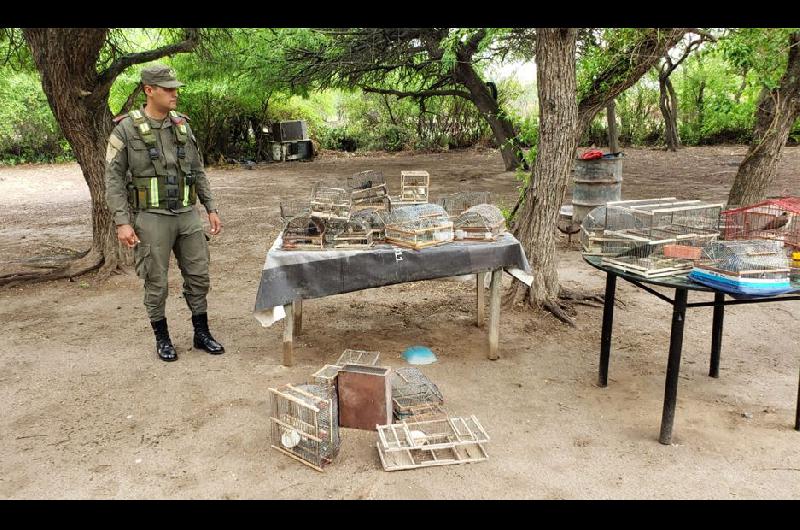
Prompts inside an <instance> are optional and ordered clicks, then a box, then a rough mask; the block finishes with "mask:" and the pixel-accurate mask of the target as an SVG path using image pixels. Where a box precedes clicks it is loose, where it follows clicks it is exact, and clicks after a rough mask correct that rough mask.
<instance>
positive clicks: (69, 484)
mask: <svg viewBox="0 0 800 530" xmlns="http://www.w3.org/2000/svg"><path fill="white" fill-rule="evenodd" d="M745 151H746V148H745V147H744V146H722V147H708V148H686V149H683V150H682V151H680V152H679V153H678V154H672V153H665V152H663V151H657V150H647V149H627V150H626V158H625V161H624V169H623V174H624V184H623V198H646V197H659V196H668V195H674V196H677V197H679V198H701V199H717V200H721V201H724V200H725V198H726V197H727V192H728V189H729V187H730V184H731V182H732V180H733V176H734V174H735V172H736V168H737V165H738V163H739V161H740V160H741V159H742V157H743V155H744V153H745ZM784 152H785V154H784V156H783V159H782V161H781V163H780V174H779V177H778V178H777V180H776V183H775V186H774V189H773V190H771V193H773V194H778V193H782V192H783V193H787V192H788V193H791V194H795V195H798V194H800V178H799V177H798V173H797V168H798V164H800V148H787V149H786V150H785V151H784ZM371 168H374V169H382V170H383V171H384V173H385V174H386V175H387V179H388V181H389V186H390V189H391V191H392V192H393V193H397V191H398V190H397V188H398V186H399V174H400V170H403V169H413V168H419V169H427V170H428V171H430V173H431V178H432V196H434V197H436V196H438V195H439V194H443V193H447V192H451V191H454V190H456V189H459V188H461V187H468V188H470V189H474V190H490V191H491V192H492V194H493V200H494V202H495V203H497V204H502V205H511V204H513V200H514V197H515V195H516V191H515V190H516V185H517V182H516V181H515V179H514V176H513V173H509V172H503V171H501V169H502V163H501V158H500V155H499V154H498V153H497V152H496V151H493V150H470V151H460V152H450V153H441V154H408V153H402V154H398V155H396V156H390V155H389V156H379V157H370V156H366V157H363V156H357V157H356V156H333V155H325V156H322V157H320V158H318V159H317V160H315V161H314V162H309V163H299V162H295V163H282V164H269V165H266V164H265V165H259V166H258V167H257V168H256V169H254V170H251V171H248V170H244V169H240V168H234V169H211V170H209V171H208V174H209V177H210V179H211V183H212V186H213V188H214V191H215V194H216V196H217V198H218V204H219V208H220V211H221V215H222V219H223V222H224V223H225V225H224V230H223V233H222V234H221V235H220V236H217V237H215V238H213V239H212V243H211V245H212V249H211V253H212V265H211V277H212V292H211V293H210V295H209V313H210V319H211V329H212V331H213V333H214V334H215V336H216V337H217V338H218V339H219V340H220V341H221V342H222V343H223V344H224V345H225V346H226V348H227V353H226V354H224V355H222V356H210V355H208V354H206V353H204V352H200V351H196V350H192V349H191V322H190V320H189V317H190V314H189V310H188V309H187V307H186V305H185V304H184V302H183V300H181V280H180V275H179V272H178V270H177V267H176V266H175V263H174V259H173V264H172V268H171V271H170V296H169V300H168V303H167V312H168V317H169V322H170V329H171V333H172V338H173V342H174V343H175V345H176V347H177V349H178V353H179V356H180V359H179V360H178V362H175V363H164V362H161V361H160V360H158V359H157V357H156V355H155V353H154V351H153V350H154V341H153V336H152V332H151V330H150V326H149V324H148V321H147V318H146V316H145V312H144V308H143V306H142V290H141V282H140V280H139V279H138V278H137V277H136V276H135V275H134V274H132V273H131V274H121V275H115V276H112V277H111V278H110V279H109V280H108V281H105V282H99V281H97V279H96V276H95V274H88V275H85V276H83V277H79V278H76V279H75V281H69V280H67V279H64V280H59V281H52V282H48V283H43V284H38V285H28V286H21V287H5V288H0V319H1V320H2V330H3V333H2V340H0V497H1V498H10V499H20V498H56V499H62V498H80V499H86V498H92V499H105V498H125V499H131V498H136V499H138V498H170V499H172V498H181V499H182V498H201V499H206V498H223V499H226V498H234V499H241V498H270V499H273V498H277V499H298V498H318V499H374V498H380V499H463V498H503V499H519V498H526V499H528V498H535V499H574V498H588V499H608V498H646V499H651V498H721V499H732V498H734V499H735V498H759V499H760V498H784V499H788V498H795V499H796V498H800V452H798V451H797V447H798V444H800V433H799V432H797V431H794V430H793V428H792V427H793V424H794V414H795V405H796V401H797V399H796V398H797V383H798V370H799V369H800V359H798V353H799V352H800V341H799V340H798V334H797V333H796V331H797V329H798V311H797V310H798V306H797V304H793V303H791V302H782V303H774V304H763V305H755V306H732V307H730V308H728V309H727V310H726V316H725V335H724V340H723V349H722V363H721V373H720V378H719V379H712V378H709V377H708V376H707V372H708V359H709V353H710V343H711V333H710V332H711V310H710V309H708V308H697V309H690V310H689V313H688V318H687V322H686V332H685V338H684V351H683V360H682V370H681V376H680V384H679V389H678V406H677V412H676V419H675V427H674V431H673V432H674V435H673V445H672V446H663V445H661V444H659V443H658V441H657V438H658V430H659V425H660V421H661V407H662V400H663V396H664V376H665V369H666V361H667V350H668V337H669V327H670V308H669V306H668V305H667V304H665V303H663V302H661V301H658V300H657V299H656V298H654V297H653V296H650V295H649V294H646V293H644V292H642V291H640V290H637V289H636V288H635V287H633V286H632V285H630V284H627V283H626V282H619V286H618V293H619V296H620V298H621V299H622V300H623V301H624V302H625V304H626V305H625V307H622V308H618V309H617V310H616V313H615V315H616V322H615V333H614V338H613V347H612V354H611V366H610V381H609V386H608V387H607V388H599V387H597V386H596V381H597V369H598V357H599V343H600V321H601V316H602V309H599V308H593V307H583V306H579V308H578V318H577V323H578V327H577V329H572V328H569V327H566V326H564V325H562V324H560V323H558V322H557V321H556V320H555V319H554V318H552V317H551V316H549V315H546V314H543V313H537V312H534V311H530V310H523V309H520V308H517V309H513V310H504V312H503V314H502V325H501V335H500V348H501V351H500V353H501V358H500V359H499V360H497V361H489V360H487V358H486V348H487V336H486V332H485V330H482V329H480V328H478V327H476V326H475V323H474V320H475V307H474V297H475V294H474V293H475V291H474V285H473V284H471V283H463V282H455V281H430V282H418V283H410V284H403V285H396V286H391V287H384V288H380V289H371V290H366V291H361V292H357V293H350V294H345V295H339V296H333V297H329V298H325V299H320V300H311V301H308V302H306V304H304V306H305V315H304V326H303V334H302V335H300V336H299V337H298V340H297V343H296V348H295V365H294V366H293V367H291V368H286V367H283V366H281V363H280V360H281V335H282V329H283V326H282V323H279V324H277V325H275V326H273V327H270V328H262V327H261V326H260V325H259V324H258V322H257V321H256V320H255V319H254V318H253V316H252V310H253V306H254V302H255V295H256V290H257V285H258V281H259V278H260V274H261V268H262V266H263V263H264V259H265V256H266V251H267V249H268V248H269V246H270V245H271V243H272V241H273V240H274V238H275V237H276V236H277V234H278V231H279V223H278V201H279V198H280V197H285V198H290V197H300V196H302V195H305V194H307V193H308V190H309V189H310V186H311V183H312V182H313V181H315V180H317V179H321V178H322V179H325V178H334V177H346V176H347V175H350V174H352V173H355V172H357V171H361V170H364V169H371ZM0 212H2V213H0V220H1V222H0V248H2V253H0V273H2V272H4V271H7V270H8V269H10V268H19V267H20V263H21V262H22V261H24V260H26V261H27V263H28V264H30V263H35V262H36V260H39V261H40V262H41V261H48V260H49V259H51V258H52V257H53V256H57V255H69V254H74V253H77V252H79V251H81V250H83V249H86V248H87V247H88V245H89V243H90V240H91V232H90V227H91V223H90V203H89V193H88V188H87V187H86V185H85V183H84V181H83V178H82V176H81V174H80V169H79V167H78V166H77V164H65V165H47V166H25V167H11V168H9V167H5V168H0ZM558 260H559V267H560V269H559V272H560V276H561V278H562V281H563V283H564V284H565V285H567V286H569V287H573V288H584V289H590V290H596V291H601V290H602V288H603V285H604V276H603V275H602V274H601V273H599V272H598V271H595V270H594V269H592V268H591V267H589V266H588V265H586V264H584V263H583V262H582V260H581V258H580V253H579V252H578V250H577V245H576V244H575V243H574V242H573V245H572V248H567V245H566V238H562V240H561V242H560V244H559V256H558ZM504 282H505V283H506V285H510V283H511V282H510V277H508V276H506V277H505V278H504ZM704 298H709V299H710V297H708V296H707V295H700V294H698V293H693V294H692V295H690V300H702V299H704ZM414 344H424V345H427V346H429V347H430V348H432V349H433V351H434V352H436V354H437V355H438V359H439V360H438V362H437V363H436V364H433V365H430V366H427V367H423V371H424V372H425V373H426V374H427V375H428V377H430V378H431V379H432V380H433V381H434V382H435V383H436V384H437V385H438V386H439V388H440V389H441V391H442V393H443V394H444V396H445V405H446V406H447V407H448V409H449V410H450V411H451V412H452V413H453V414H454V415H471V414H474V415H475V416H477V417H478V418H479V419H480V421H481V422H482V424H483V425H484V427H485V428H486V430H487V431H488V433H489V435H490V437H491V441H490V443H489V445H488V451H489V455H490V459H489V460H488V461H486V462H481V463H476V464H469V465H459V466H442V467H434V468H426V469H419V470H412V471H402V472H392V473H388V472H385V471H383V470H382V468H381V465H380V461H379V459H378V454H377V450H376V448H375V441H376V438H377V437H376V434H375V433H374V432H367V431H356V430H351V429H342V446H341V452H340V454H339V456H338V458H337V459H336V461H335V462H334V463H333V464H332V465H331V466H329V467H328V468H327V470H326V471H325V472H324V473H320V472H317V471H314V470H313V469H311V468H309V467H306V466H304V465H302V464H300V463H298V462H296V461H294V460H291V459H290V458H288V457H286V456H284V455H282V454H281V453H279V452H277V451H275V450H274V449H271V448H270V446H269V431H268V425H269V423H268V408H267V404H268V399H269V398H268V391H267V389H268V388H269V387H275V386H278V385H281V384H283V383H289V382H291V383H298V382H303V381H305V380H307V379H308V377H309V376H310V374H311V373H313V372H314V371H316V370H317V369H318V368H319V367H321V366H322V365H323V364H325V363H330V362H332V361H334V360H335V359H336V358H337V357H338V356H339V355H340V354H341V352H342V350H344V349H345V348H357V349H369V350H379V351H381V352H382V355H381V359H382V362H383V364H386V365H390V366H393V367H399V366H403V365H404V364H405V363H404V361H403V359H402V357H401V356H400V353H401V352H402V351H403V349H405V348H406V347H407V346H409V345H414Z"/></svg>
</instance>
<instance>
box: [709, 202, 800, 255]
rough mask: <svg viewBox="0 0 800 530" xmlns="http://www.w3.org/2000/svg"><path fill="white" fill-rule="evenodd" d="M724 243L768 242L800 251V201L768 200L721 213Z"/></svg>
mask: <svg viewBox="0 0 800 530" xmlns="http://www.w3.org/2000/svg"><path fill="white" fill-rule="evenodd" d="M722 221H723V233H724V234H725V239H727V240H733V239H769V240H774V241H783V244H784V246H787V247H792V248H794V249H795V250H800V197H784V198H782V199H768V200H766V201H762V202H759V203H757V204H751V205H750V206H742V207H741V208H735V209H733V210H726V211H724V212H722Z"/></svg>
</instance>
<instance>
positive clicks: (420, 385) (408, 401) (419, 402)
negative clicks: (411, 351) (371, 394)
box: [392, 366, 444, 419]
mask: <svg viewBox="0 0 800 530" xmlns="http://www.w3.org/2000/svg"><path fill="white" fill-rule="evenodd" d="M443 403H444V397H443V396H442V393H441V391H440V390H439V387H437V386H436V385H435V384H434V383H433V382H431V380H430V379H428V378H427V377H426V376H425V374H423V373H422V371H420V370H419V368H415V367H413V366H404V367H401V368H397V369H395V371H394V373H393V374H392V409H393V411H394V416H395V418H397V419H405V418H408V417H410V416H413V415H414V414H415V412H416V413H422V412H426V411H425V409H424V408H420V407H425V406H427V405H442V404H443ZM428 412H429V411H428Z"/></svg>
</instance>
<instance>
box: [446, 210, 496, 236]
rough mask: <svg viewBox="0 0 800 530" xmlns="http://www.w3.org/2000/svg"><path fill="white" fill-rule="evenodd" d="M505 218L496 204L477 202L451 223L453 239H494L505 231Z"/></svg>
mask: <svg viewBox="0 0 800 530" xmlns="http://www.w3.org/2000/svg"><path fill="white" fill-rule="evenodd" d="M505 231H506V218H505V217H504V216H503V212H501V211H500V209H499V208H498V207H497V206H492V205H491V204H478V205H476V206H472V207H471V208H468V209H467V210H466V211H465V212H464V213H462V214H461V215H459V216H458V218H457V219H456V220H455V222H454V223H453V232H454V236H455V239H457V240H465V241H495V240H497V236H499V235H501V234H503V233H505Z"/></svg>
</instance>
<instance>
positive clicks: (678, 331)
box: [583, 256, 800, 445]
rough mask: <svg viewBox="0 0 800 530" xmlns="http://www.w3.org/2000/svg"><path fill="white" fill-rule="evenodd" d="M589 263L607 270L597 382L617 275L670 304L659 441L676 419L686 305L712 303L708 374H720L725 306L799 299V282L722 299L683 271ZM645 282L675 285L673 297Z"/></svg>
mask: <svg viewBox="0 0 800 530" xmlns="http://www.w3.org/2000/svg"><path fill="white" fill-rule="evenodd" d="M583 259H584V260H585V261H586V262H587V263H588V264H589V265H591V266H593V267H595V268H596V269H599V270H601V271H603V272H605V273H606V295H605V302H604V306H603V329H602V333H601V336H600V374H599V381H598V383H599V385H600V386H601V387H606V386H608V364H609V360H610V357H611V332H612V328H613V326H614V298H615V296H616V285H617V277H620V278H622V279H623V280H625V281H627V282H629V283H632V284H633V285H635V286H636V287H638V288H639V289H642V290H644V291H646V292H648V293H650V294H652V295H653V296H655V297H657V298H659V299H660V300H663V301H665V302H667V303H668V304H670V305H672V328H671V330H670V339H669V357H668V360H667V375H666V382H665V385H664V387H665V388H664V407H663V412H662V414H661V433H660V435H659V437H658V441H659V442H661V443H662V444H665V445H669V444H670V443H671V441H672V425H673V422H674V420H675V403H676V401H677V397H678V373H679V372H680V364H681V350H682V349H683V326H684V322H685V320H686V308H688V307H713V308H714V317H713V323H712V325H711V363H710V369H709V372H708V375H709V376H710V377H714V378H718V377H719V361H720V352H721V350H722V326H723V320H724V317H725V306H728V305H741V304H762V303H766V302H782V301H786V300H800V296H798V295H796V294H795V293H798V292H800V284H793V287H795V288H796V289H795V291H792V292H791V293H788V294H783V295H777V296H768V297H762V298H748V299H734V298H731V299H728V300H726V299H725V293H723V292H721V291H718V290H715V289H712V288H711V287H707V286H705V285H702V284H699V283H695V282H693V281H691V280H690V279H689V278H687V277H686V276H685V275H680V276H665V277H661V278H643V277H641V276H637V275H635V274H630V273H627V272H624V271H621V270H619V269H614V268H612V267H609V266H606V265H602V264H601V259H602V258H601V257H600V256H584V257H583ZM646 284H650V285H655V286H660V287H667V288H671V289H675V295H674V298H669V297H668V296H666V295H664V294H663V293H660V292H658V291H656V290H655V289H653V288H652V287H649V286H648V285H646ZM689 291H703V292H708V293H714V301H713V302H692V303H689V302H688V293H689ZM794 428H795V430H798V431H800V383H799V384H798V393H797V407H796V409H795V424H794Z"/></svg>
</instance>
